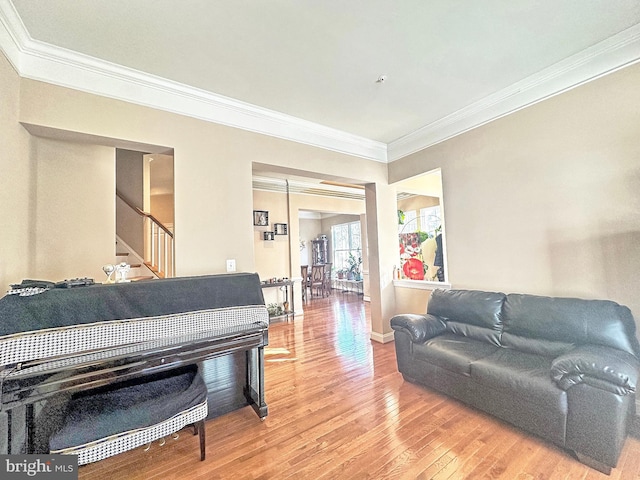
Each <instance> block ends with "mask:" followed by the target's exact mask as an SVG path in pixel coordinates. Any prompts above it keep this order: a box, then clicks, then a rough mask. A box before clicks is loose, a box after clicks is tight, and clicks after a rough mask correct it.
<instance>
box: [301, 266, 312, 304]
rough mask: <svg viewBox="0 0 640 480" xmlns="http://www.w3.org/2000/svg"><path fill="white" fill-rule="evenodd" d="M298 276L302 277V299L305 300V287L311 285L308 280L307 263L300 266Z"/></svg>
mask: <svg viewBox="0 0 640 480" xmlns="http://www.w3.org/2000/svg"><path fill="white" fill-rule="evenodd" d="M300 276H301V277H302V300H306V299H307V288H309V287H310V285H311V284H310V282H309V265H301V266H300Z"/></svg>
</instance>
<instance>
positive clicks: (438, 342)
mask: <svg viewBox="0 0 640 480" xmlns="http://www.w3.org/2000/svg"><path fill="white" fill-rule="evenodd" d="M499 348H500V347H496V346H495V345H491V344H490V343H486V342H481V341H478V340H474V339H471V338H466V337H461V336H460V335H455V334H452V333H445V334H442V335H439V336H437V337H434V338H431V339H429V340H427V341H426V342H425V343H423V344H414V345H413V349H414V355H415V358H416V359H419V360H422V361H425V362H429V363H431V364H433V365H438V366H439V367H442V368H444V369H446V370H449V371H452V372H456V373H460V374H462V375H469V373H470V365H471V362H473V361H474V360H477V359H479V358H483V357H486V356H488V355H491V354H492V353H494V352H495V351H496V350H498V349H499Z"/></svg>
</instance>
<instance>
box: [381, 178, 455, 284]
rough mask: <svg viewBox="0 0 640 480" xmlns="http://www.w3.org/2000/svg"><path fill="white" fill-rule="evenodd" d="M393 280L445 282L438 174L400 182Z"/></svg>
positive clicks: (441, 206) (443, 240)
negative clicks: (396, 253)
mask: <svg viewBox="0 0 640 480" xmlns="http://www.w3.org/2000/svg"><path fill="white" fill-rule="evenodd" d="M396 187H397V190H398V195H397V205H398V255H399V257H398V264H397V266H396V269H395V273H394V277H395V279H396V280H426V281H433V282H445V281H448V280H447V277H448V275H447V270H446V262H445V258H446V255H445V235H444V214H443V212H444V208H443V205H442V177H441V174H440V171H439V170H438V171H435V172H431V173H428V174H425V175H421V176H418V177H414V178H412V179H409V180H406V181H403V182H400V183H399V184H397V185H396Z"/></svg>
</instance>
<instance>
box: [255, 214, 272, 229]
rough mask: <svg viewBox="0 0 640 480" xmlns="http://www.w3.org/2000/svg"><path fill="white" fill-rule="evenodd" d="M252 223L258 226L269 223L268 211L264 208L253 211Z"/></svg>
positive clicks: (264, 225)
mask: <svg viewBox="0 0 640 480" xmlns="http://www.w3.org/2000/svg"><path fill="white" fill-rule="evenodd" d="M253 224H254V225H256V226H258V227H266V226H268V225H269V212H267V211H265V210H254V211H253Z"/></svg>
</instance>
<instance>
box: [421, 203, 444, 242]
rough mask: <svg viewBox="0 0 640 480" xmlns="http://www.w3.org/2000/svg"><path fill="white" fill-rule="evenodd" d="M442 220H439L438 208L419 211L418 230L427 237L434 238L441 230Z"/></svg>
mask: <svg viewBox="0 0 640 480" xmlns="http://www.w3.org/2000/svg"><path fill="white" fill-rule="evenodd" d="M441 226H442V219H441V218H440V206H439V205H437V206H435V207H427V208H421V209H420V230H422V231H423V232H427V233H428V234H429V236H431V237H435V236H436V235H437V234H438V233H439V232H440V230H441Z"/></svg>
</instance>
